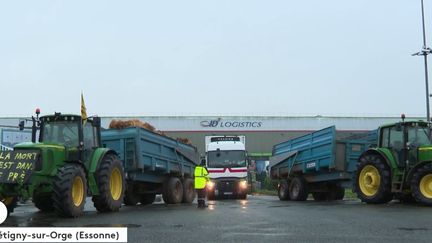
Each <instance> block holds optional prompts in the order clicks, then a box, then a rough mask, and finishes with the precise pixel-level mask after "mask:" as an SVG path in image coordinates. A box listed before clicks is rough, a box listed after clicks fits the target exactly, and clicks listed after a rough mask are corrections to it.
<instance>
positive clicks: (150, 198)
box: [140, 193, 156, 205]
mask: <svg viewBox="0 0 432 243" xmlns="http://www.w3.org/2000/svg"><path fill="white" fill-rule="evenodd" d="M155 199H156V194H154V193H146V194H143V195H141V200H140V202H141V205H148V204H152V203H153V202H154V201H155Z"/></svg>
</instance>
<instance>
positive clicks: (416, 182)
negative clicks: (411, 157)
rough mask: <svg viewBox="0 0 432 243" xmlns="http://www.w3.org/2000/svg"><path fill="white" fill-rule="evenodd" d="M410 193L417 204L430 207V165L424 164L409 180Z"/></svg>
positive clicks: (431, 200) (431, 186) (431, 175)
mask: <svg viewBox="0 0 432 243" xmlns="http://www.w3.org/2000/svg"><path fill="white" fill-rule="evenodd" d="M411 192H412V195H413V197H414V198H415V200H416V201H417V202H419V203H421V204H424V205H427V206H432V163H430V164H426V165H424V166H422V167H420V168H418V169H417V171H415V172H414V174H413V177H412V180H411Z"/></svg>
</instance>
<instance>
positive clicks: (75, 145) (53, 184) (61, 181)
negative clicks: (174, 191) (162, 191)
mask: <svg viewBox="0 0 432 243" xmlns="http://www.w3.org/2000/svg"><path fill="white" fill-rule="evenodd" d="M39 113H40V112H39V110H37V111H36V114H37V115H36V117H32V121H33V126H32V142H29V143H21V144H17V145H15V146H14V150H13V151H11V152H9V155H8V154H7V153H6V152H4V153H3V154H2V156H3V157H5V156H9V157H10V160H14V161H13V162H10V163H12V165H11V166H9V167H8V166H0V175H2V176H1V177H0V199H1V200H2V201H3V203H5V204H6V206H7V208H8V212H9V213H10V212H13V209H14V207H15V206H16V202H17V198H21V199H28V198H30V197H31V198H32V200H33V202H34V204H35V206H36V207H37V208H38V209H39V210H41V211H55V212H56V213H58V214H59V215H60V216H63V217H77V216H80V215H81V214H82V213H83V210H84V204H85V201H86V197H87V196H92V200H93V203H94V206H95V208H96V209H97V210H98V211H99V212H112V211H118V210H119V208H120V207H121V205H122V202H123V197H124V192H125V189H126V188H125V176H124V170H123V165H122V162H121V161H120V160H119V158H118V157H117V155H116V153H115V152H114V151H113V150H111V149H108V148H103V147H102V146H101V137H100V127H101V120H100V118H99V117H92V118H88V119H86V120H85V121H83V119H82V117H81V116H78V115H63V114H60V113H55V114H54V115H48V116H42V117H40V119H39ZM20 127H21V128H23V123H21V124H20ZM37 135H39V136H38V137H39V139H38V142H36V137H37ZM0 164H1V162H0ZM3 164H4V163H3ZM2 170H3V171H2Z"/></svg>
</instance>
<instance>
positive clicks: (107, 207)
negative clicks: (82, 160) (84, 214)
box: [92, 154, 125, 212]
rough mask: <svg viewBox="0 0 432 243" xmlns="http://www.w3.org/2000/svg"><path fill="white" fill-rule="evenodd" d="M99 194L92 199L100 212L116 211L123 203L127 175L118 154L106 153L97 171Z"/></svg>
mask: <svg viewBox="0 0 432 243" xmlns="http://www.w3.org/2000/svg"><path fill="white" fill-rule="evenodd" d="M95 177H96V183H97V185H98V188H99V195H94V196H93V198H92V200H93V204H94V206H95V208H96V209H97V210H98V211H99V212H115V211H118V210H119V209H120V207H121V205H122V202H123V198H124V192H125V175H124V171H123V165H122V162H121V161H120V160H119V159H118V158H117V156H116V155H113V154H106V155H105V156H104V157H103V159H102V161H101V164H100V165H99V169H98V170H97V171H96V173H95Z"/></svg>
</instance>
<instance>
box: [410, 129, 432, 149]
mask: <svg viewBox="0 0 432 243" xmlns="http://www.w3.org/2000/svg"><path fill="white" fill-rule="evenodd" d="M408 143H409V144H410V146H413V147H418V146H421V145H425V144H430V141H429V137H428V130H427V127H417V126H413V127H408Z"/></svg>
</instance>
